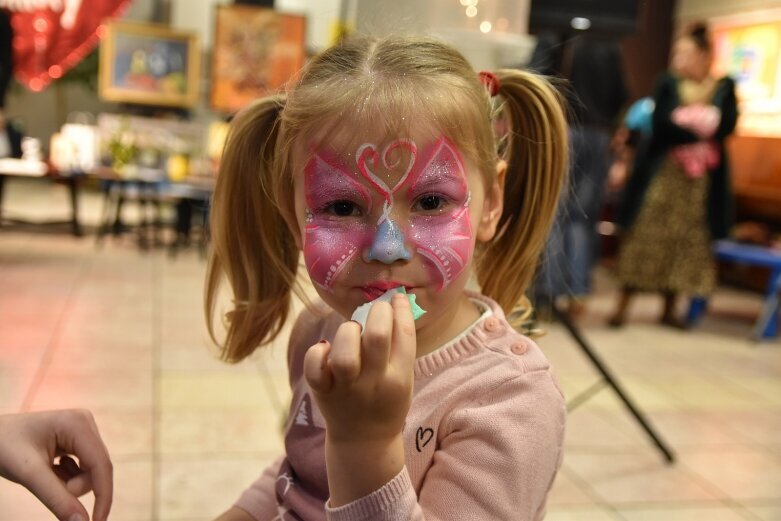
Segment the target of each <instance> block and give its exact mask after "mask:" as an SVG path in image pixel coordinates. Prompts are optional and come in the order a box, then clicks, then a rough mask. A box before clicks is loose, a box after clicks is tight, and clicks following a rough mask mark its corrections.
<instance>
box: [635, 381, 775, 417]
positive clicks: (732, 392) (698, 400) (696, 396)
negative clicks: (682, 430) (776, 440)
mask: <svg viewBox="0 0 781 521" xmlns="http://www.w3.org/2000/svg"><path fill="white" fill-rule="evenodd" d="M649 385H653V386H655V387H656V388H657V389H659V390H660V391H662V392H664V393H666V394H668V395H669V396H670V397H673V398H674V399H675V400H677V401H679V402H680V403H681V404H682V405H681V406H680V409H692V408H696V409H698V410H702V411H757V410H759V411H761V410H763V409H764V408H766V407H768V406H769V405H770V404H769V403H768V402H767V401H766V400H765V399H763V398H761V397H757V396H754V395H753V394H751V393H749V392H747V391H746V390H744V389H741V388H739V387H737V386H735V385H731V384H729V383H725V382H719V381H714V379H713V378H711V377H709V376H708V375H700V376H689V377H687V378H686V379H675V380H667V381H659V380H655V381H654V382H653V384H651V383H649Z"/></svg>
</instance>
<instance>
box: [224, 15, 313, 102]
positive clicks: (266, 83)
mask: <svg viewBox="0 0 781 521" xmlns="http://www.w3.org/2000/svg"><path fill="white" fill-rule="evenodd" d="M215 18H216V27H215V38H214V49H213V53H212V78H211V95H210V98H209V99H210V105H211V107H212V108H213V109H214V110H218V111H222V112H236V111H237V110H239V109H241V108H242V107H244V106H245V105H247V104H248V103H249V102H251V101H252V100H253V99H255V98H258V97H262V96H266V95H269V94H273V93H275V92H278V91H280V90H281V89H282V88H283V87H284V86H285V84H286V83H287V82H288V81H290V80H291V79H294V78H295V77H296V76H297V75H298V72H299V70H300V69H301V67H303V65H304V61H305V60H306V18H305V17H303V16H299V15H293V14H285V13H280V12H278V11H275V10H273V9H270V8H265V7H256V6H251V5H218V6H217V16H216V17H215Z"/></svg>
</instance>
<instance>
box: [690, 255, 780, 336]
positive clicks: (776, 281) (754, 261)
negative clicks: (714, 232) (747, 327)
mask: <svg viewBox="0 0 781 521" xmlns="http://www.w3.org/2000/svg"><path fill="white" fill-rule="evenodd" d="M714 254H715V256H716V258H717V259H718V260H722V261H727V262H735V263H738V264H746V265H748V266H761V267H765V268H770V280H769V282H768V285H767V291H766V292H765V302H764V304H763V305H762V312H761V313H760V316H759V318H758V319H757V322H756V324H755V325H754V331H753V332H752V337H753V338H754V339H755V340H762V339H768V338H775V337H777V336H778V325H779V303H781V252H778V251H774V250H772V249H770V248H765V247H763V246H755V245H751V244H741V243H739V242H735V241H729V240H724V241H717V242H716V244H715V246H714ZM706 307H707V300H706V299H705V298H703V297H694V298H692V300H691V303H690V304H689V312H688V315H687V321H688V323H689V324H690V325H695V324H696V323H697V322H698V321H699V320H700V319H701V318H702V315H703V313H704V312H705V309H706Z"/></svg>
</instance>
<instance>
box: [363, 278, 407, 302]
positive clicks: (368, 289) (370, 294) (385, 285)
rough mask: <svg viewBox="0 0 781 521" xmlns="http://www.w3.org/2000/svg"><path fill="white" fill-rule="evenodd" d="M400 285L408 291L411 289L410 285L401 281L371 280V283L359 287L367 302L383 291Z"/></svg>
mask: <svg viewBox="0 0 781 521" xmlns="http://www.w3.org/2000/svg"><path fill="white" fill-rule="evenodd" d="M400 286H403V287H404V288H405V289H406V290H407V292H408V293H409V292H410V290H412V286H407V285H405V284H403V283H401V282H372V283H371V284H367V285H366V286H362V287H361V288H360V289H361V291H362V292H363V295H364V297H366V300H367V302H368V301H372V300H374V299H376V298H378V297H381V296H382V295H383V293H385V292H386V291H388V290H389V289H393V288H398V287H400Z"/></svg>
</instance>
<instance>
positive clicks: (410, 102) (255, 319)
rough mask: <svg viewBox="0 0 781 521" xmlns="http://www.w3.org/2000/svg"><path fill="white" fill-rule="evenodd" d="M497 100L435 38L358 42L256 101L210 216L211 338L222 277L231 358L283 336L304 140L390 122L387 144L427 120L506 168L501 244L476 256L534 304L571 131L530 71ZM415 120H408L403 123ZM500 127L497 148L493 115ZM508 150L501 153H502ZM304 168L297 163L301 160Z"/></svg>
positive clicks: (236, 135)
mask: <svg viewBox="0 0 781 521" xmlns="http://www.w3.org/2000/svg"><path fill="white" fill-rule="evenodd" d="M495 75H496V77H497V78H498V80H499V90H498V97H497V98H496V100H498V101H499V103H498V104H497V105H496V106H494V103H492V99H491V96H490V94H489V93H488V91H487V89H486V88H485V86H484V85H483V84H482V83H481V82H480V81H479V79H478V75H477V73H476V72H475V71H474V70H473V69H472V67H471V66H470V65H469V63H468V62H467V61H466V59H465V58H464V57H463V56H462V55H461V54H460V53H459V52H458V51H456V50H455V49H453V48H452V47H450V46H448V45H446V44H443V43H441V42H438V41H436V40H431V39H426V38H411V37H398V36H396V37H385V38H382V39H372V38H350V39H348V40H346V41H344V42H342V43H341V44H340V45H338V46H335V47H332V48H330V49H328V50H326V51H324V52H323V53H322V54H320V55H319V56H317V57H315V58H314V59H313V60H312V62H311V63H310V64H309V65H308V66H307V68H306V69H305V70H304V71H303V73H302V75H301V78H300V79H299V80H298V82H297V83H296V84H295V85H293V86H292V88H291V89H290V91H289V92H288V94H287V96H286V97H285V96H273V97H269V98H265V99H262V100H259V101H257V102H255V103H254V104H252V105H251V106H249V107H247V108H245V109H244V110H243V111H241V112H240V113H239V114H238V115H237V116H236V118H235V119H234V121H233V122H232V124H231V128H230V131H229V134H228V138H227V141H226V146H225V151H224V153H223V156H222V161H221V164H220V172H219V176H218V179H217V186H216V188H215V192H214V200H213V204H212V213H211V233H212V243H213V249H212V254H211V259H210V262H209V267H208V273H207V286H206V295H205V307H206V316H207V321H208V326H209V332H210V334H211V336H212V339H214V341H215V342H216V343H218V345H219V344H220V342H218V341H217V339H216V335H215V331H214V323H215V320H214V319H215V318H216V309H215V308H216V300H217V298H216V297H217V292H218V289H219V287H220V283H221V281H222V279H223V276H225V278H227V280H228V283H229V284H230V286H231V288H232V290H233V295H234V306H233V309H232V310H230V312H229V313H228V314H227V315H226V319H227V320H226V324H225V325H226V327H227V336H226V338H225V341H224V343H222V344H221V348H222V358H223V359H224V360H226V361H230V362H238V361H240V360H242V359H244V358H245V357H247V356H248V355H249V354H251V353H252V352H253V351H254V350H255V349H256V348H257V347H258V346H260V345H263V344H266V343H269V342H271V341H272V340H274V338H275V337H276V336H277V335H278V334H279V332H280V330H281V329H282V326H283V325H284V324H285V321H286V320H287V318H288V313H289V311H290V304H291V292H293V291H295V292H296V293H297V294H298V295H302V293H303V292H302V291H301V288H299V287H298V286H297V283H296V270H297V268H298V265H299V264H298V259H299V251H298V247H297V246H296V244H295V241H294V237H293V235H292V233H291V232H290V230H289V228H288V225H290V226H292V227H295V226H296V217H295V214H294V209H293V168H294V164H297V161H300V157H297V154H298V155H299V156H300V155H301V153H302V152H303V151H305V150H306V149H305V148H304V147H305V145H307V144H309V141H307V142H306V143H304V140H303V139H302V138H303V137H306V139H307V140H311V139H323V140H324V139H326V138H327V137H328V136H333V135H334V133H336V132H340V133H344V132H346V131H347V130H345V127H346V126H345V125H343V122H344V120H345V119H346V118H349V121H350V125H349V127H350V129H351V130H349V131H353V132H357V131H359V130H356V129H368V128H377V125H384V129H385V130H386V132H388V134H389V135H391V134H392V133H394V132H395V133H400V132H403V131H404V129H406V128H408V127H409V126H410V125H412V124H413V123H414V122H412V121H410V120H411V117H410V116H411V115H413V114H414V115H415V120H416V121H424V122H427V123H429V124H432V125H433V126H434V127H435V128H434V129H432V130H436V131H437V132H440V133H442V134H444V135H446V136H447V137H448V138H449V139H450V140H451V141H453V142H454V143H455V144H456V146H457V147H458V148H459V150H460V151H461V153H462V154H464V155H465V156H466V157H468V158H470V159H471V160H473V161H474V162H475V164H476V165H477V166H478V168H479V170H480V172H481V174H482V176H483V179H484V181H485V182H486V186H490V184H488V182H490V181H493V179H494V177H495V176H496V165H497V162H498V161H499V160H500V159H504V160H506V161H507V165H508V167H507V175H506V180H505V192H504V209H503V212H502V215H501V218H500V220H499V227H498V229H497V234H496V236H495V237H494V239H493V240H492V241H491V242H490V243H487V244H483V245H481V246H480V247H479V249H478V250H477V251H476V253H475V272H476V275H477V280H478V282H479V284H480V286H481V287H482V291H483V293H484V294H485V295H487V296H489V297H491V298H493V299H495V300H496V301H497V302H498V303H499V305H500V306H501V307H502V308H503V309H504V310H505V311H506V312H508V313H509V312H510V311H512V310H513V309H514V308H515V307H516V306H517V305H518V304H519V302H521V301H522V299H523V298H524V293H525V291H526V289H527V286H528V285H529V283H530V282H531V279H532V277H533V275H534V272H535V270H536V267H537V263H538V258H539V255H540V252H541V250H542V248H543V245H544V242H545V239H546V237H547V234H548V231H549V228H550V225H551V223H552V221H553V217H554V214H555V211H556V204H557V200H558V196H559V193H560V190H561V187H562V184H563V181H564V178H565V175H566V165H567V150H568V145H567V129H566V121H565V116H564V112H563V108H562V104H563V102H562V99H561V97H560V95H559V94H558V91H557V90H556V89H554V88H553V87H552V86H551V85H550V84H549V83H548V81H546V80H545V79H544V78H542V77H540V76H537V75H535V74H533V73H530V72H524V71H520V70H509V69H508V70H499V71H496V72H495ZM405 115H406V118H405ZM494 117H499V118H503V121H504V122H505V124H506V125H507V127H508V132H507V135H506V136H504V138H503V140H502V143H501V144H500V143H499V140H498V139H497V136H495V135H494V131H493V124H492V121H493V118H494ZM500 148H501V150H502V153H501V154H500V153H499V150H500ZM296 160H297V161H296Z"/></svg>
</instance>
